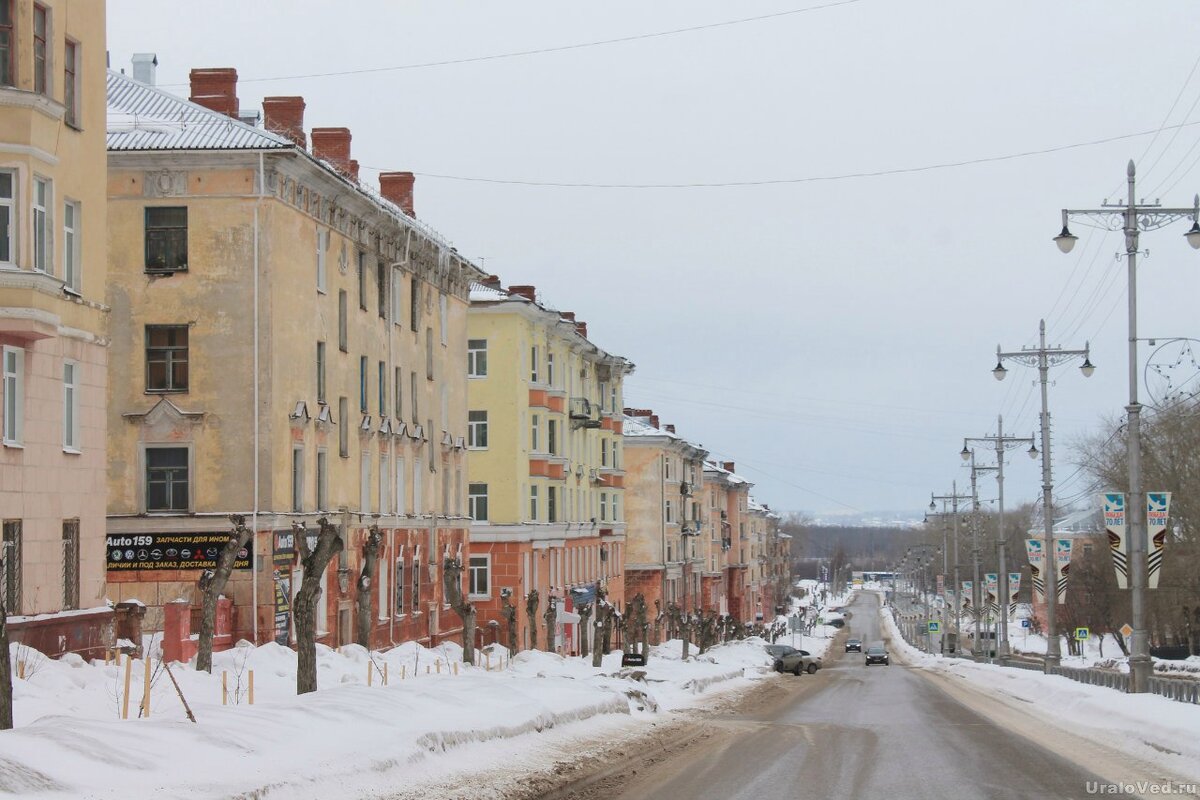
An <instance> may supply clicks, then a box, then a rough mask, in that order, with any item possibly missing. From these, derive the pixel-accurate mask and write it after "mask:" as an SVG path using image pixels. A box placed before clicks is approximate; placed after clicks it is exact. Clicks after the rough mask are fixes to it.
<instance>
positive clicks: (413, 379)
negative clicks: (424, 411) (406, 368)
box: [408, 370, 421, 423]
mask: <svg viewBox="0 0 1200 800" xmlns="http://www.w3.org/2000/svg"><path fill="white" fill-rule="evenodd" d="M408 378H409V380H408V383H409V386H410V387H411V389H412V403H411V404H410V406H411V408H412V421H413V423H416V422H417V420H418V419H419V417H420V413H421V412H420V409H419V408H418V407H417V373H416V370H413V372H411V373H410V374H409V376H408Z"/></svg>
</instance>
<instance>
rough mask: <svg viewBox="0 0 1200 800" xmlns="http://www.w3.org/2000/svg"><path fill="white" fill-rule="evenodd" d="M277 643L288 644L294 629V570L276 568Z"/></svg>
mask: <svg viewBox="0 0 1200 800" xmlns="http://www.w3.org/2000/svg"><path fill="white" fill-rule="evenodd" d="M274 577H275V643H276V644H280V645H283V646H284V647H287V646H288V641H289V638H290V634H291V629H292V571H291V569H285V570H278V569H277V570H275V575H274Z"/></svg>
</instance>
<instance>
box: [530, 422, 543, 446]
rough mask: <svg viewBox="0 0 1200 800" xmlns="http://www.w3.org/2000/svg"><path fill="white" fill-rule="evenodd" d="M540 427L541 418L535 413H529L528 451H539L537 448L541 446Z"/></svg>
mask: <svg viewBox="0 0 1200 800" xmlns="http://www.w3.org/2000/svg"><path fill="white" fill-rule="evenodd" d="M541 428H542V418H541V417H540V416H538V415H537V414H531V415H530V416H529V452H531V453H538V452H541V451H540V450H539V448H540V447H541V442H540V441H539V435H540V433H541Z"/></svg>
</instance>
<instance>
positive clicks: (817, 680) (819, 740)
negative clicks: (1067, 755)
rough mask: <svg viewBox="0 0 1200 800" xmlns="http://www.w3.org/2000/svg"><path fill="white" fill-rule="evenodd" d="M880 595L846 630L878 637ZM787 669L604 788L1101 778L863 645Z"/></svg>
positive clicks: (706, 789)
mask: <svg viewBox="0 0 1200 800" xmlns="http://www.w3.org/2000/svg"><path fill="white" fill-rule="evenodd" d="M878 603H879V600H878V598H877V596H876V595H874V594H871V593H863V594H861V595H860V596H859V598H858V599H857V600H856V601H855V603H854V605H853V606H851V608H850V610H851V612H852V614H853V616H852V618H851V619H850V623H849V628H850V635H851V636H858V637H860V638H862V639H863V640H864V642H873V641H878V640H880V639H881V638H882V637H881V635H880V628H879V614H878V609H879V606H878ZM837 646H838V647H839V648H840V646H841V645H840V643H839V644H838V645H837ZM784 678H785V680H790V681H793V682H794V683H793V684H792V685H791V686H790V687H789V689H788V693H787V695H786V696H785V698H784V699H783V700H782V702H779V703H777V704H776V705H775V706H774V707H773V708H771V709H770V710H767V711H766V712H765V713H756V714H752V715H748V716H742V717H727V718H725V719H723V720H720V721H717V720H714V721H712V722H711V723H710V724H711V725H715V726H716V727H717V728H719V729H722V730H721V733H724V734H727V735H721V733H719V734H718V735H714V736H711V737H708V738H707V739H706V740H705V741H703V742H697V743H695V744H693V745H691V746H689V747H687V748H686V749H685V750H684V752H683V753H681V754H680V755H679V756H677V757H674V758H670V759H667V760H664V761H662V762H661V763H659V764H656V765H654V766H653V767H652V768H651V769H649V770H639V772H638V774H637V775H636V776H634V777H633V778H632V779H629V780H627V781H623V782H622V783H623V785H622V786H620V789H619V792H614V793H612V794H606V796H607V797H609V798H618V797H619V798H628V799H629V800H633V799H634V798H637V800H643V799H644V798H673V797H688V798H747V799H748V800H751V799H752V800H773V799H774V798H780V799H782V798H788V799H789V800H791V799H792V798H822V800H839V799H840V798H870V797H900V798H907V797H921V798H926V799H932V798H953V800H963V799H964V798H980V799H981V800H996V799H997V798H1014V800H1015V799H1016V798H1022V799H1023V798H1030V797H1053V798H1081V797H1087V796H1088V792H1087V785H1088V783H1089V782H1094V781H1098V780H1100V779H1099V778H1097V777H1096V775H1095V774H1093V773H1092V772H1090V771H1088V770H1086V769H1084V768H1082V767H1080V766H1077V765H1076V764H1075V763H1072V762H1071V761H1068V760H1066V759H1064V758H1062V757H1060V756H1057V755H1054V754H1052V753H1049V752H1047V751H1046V750H1044V749H1042V748H1039V747H1037V746H1034V745H1033V744H1032V743H1031V742H1030V741H1029V740H1027V739H1025V738H1023V737H1021V736H1019V735H1016V734H1014V733H1011V732H1010V731H1009V730H1007V729H1005V728H1002V727H999V726H998V725H996V724H993V723H992V722H991V721H989V720H988V719H987V718H985V717H984V716H981V715H980V714H979V713H977V712H976V711H974V710H972V709H970V708H968V707H967V706H966V705H963V704H962V703H960V702H958V701H957V700H955V699H953V698H952V697H951V696H950V695H948V694H946V693H945V692H943V691H941V690H940V689H939V688H938V687H937V686H936V685H935V684H934V683H933V682H931V681H930V680H929V679H927V678H925V677H923V676H922V675H920V674H918V672H917V671H916V670H912V669H908V668H906V667H905V666H904V665H902V664H899V663H895V661H894V662H893V664H892V666H890V667H885V668H880V667H870V668H867V667H865V666H864V665H863V660H862V658H861V657H860V656H859V654H857V653H849V654H844V655H843V654H841V653H840V652H833V653H831V654H830V657H829V658H827V659H826V668H825V669H824V670H822V671H821V672H820V673H818V674H817V675H815V676H808V675H805V676H802V677H799V678H791V677H790V676H784ZM614 788H615V787H614ZM567 796H571V795H569V794H568V795H567ZM583 796H587V793H586V792H585V793H584V795H583Z"/></svg>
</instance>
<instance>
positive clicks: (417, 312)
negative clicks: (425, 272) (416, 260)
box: [408, 278, 421, 333]
mask: <svg viewBox="0 0 1200 800" xmlns="http://www.w3.org/2000/svg"><path fill="white" fill-rule="evenodd" d="M418 291H419V289H418V283H417V279H416V278H411V279H410V280H409V284H408V324H409V326H410V327H412V330H413V333H416V332H417V331H419V330H420V329H421V326H420V321H421V301H420V298H419V297H418V296H417V292H418Z"/></svg>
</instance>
